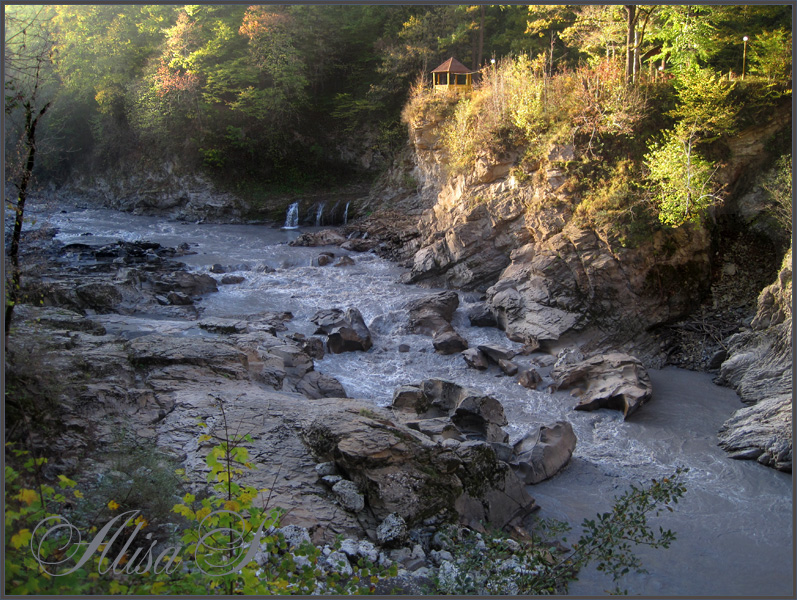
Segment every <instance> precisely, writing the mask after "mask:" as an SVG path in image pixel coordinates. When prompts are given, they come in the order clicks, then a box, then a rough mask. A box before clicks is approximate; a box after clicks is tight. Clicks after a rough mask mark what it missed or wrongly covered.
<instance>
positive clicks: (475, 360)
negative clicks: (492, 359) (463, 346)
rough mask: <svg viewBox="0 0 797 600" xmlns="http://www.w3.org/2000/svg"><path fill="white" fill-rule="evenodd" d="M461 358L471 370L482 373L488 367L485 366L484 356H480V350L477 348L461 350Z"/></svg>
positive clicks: (485, 359)
mask: <svg viewBox="0 0 797 600" xmlns="http://www.w3.org/2000/svg"><path fill="white" fill-rule="evenodd" d="M462 358H463V359H464V360H465V364H467V365H468V366H469V367H470V368H471V369H478V370H480V371H484V370H485V369H486V368H487V367H488V366H489V365H488V364H487V358H486V357H485V356H484V354H482V352H481V350H479V349H477V348H468V349H467V350H463V351H462Z"/></svg>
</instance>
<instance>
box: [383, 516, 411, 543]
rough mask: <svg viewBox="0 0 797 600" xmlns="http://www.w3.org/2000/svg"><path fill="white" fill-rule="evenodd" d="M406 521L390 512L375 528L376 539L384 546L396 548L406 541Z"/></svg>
mask: <svg viewBox="0 0 797 600" xmlns="http://www.w3.org/2000/svg"><path fill="white" fill-rule="evenodd" d="M407 536H408V531H407V523H406V521H404V519H403V518H401V516H400V515H398V514H396V513H391V514H389V515H388V516H387V517H385V519H384V520H383V521H382V522H381V523H380V524H379V527H377V528H376V539H377V540H378V542H379V544H380V545H381V546H382V547H384V548H396V547H398V546H401V545H402V544H404V542H406V541H407Z"/></svg>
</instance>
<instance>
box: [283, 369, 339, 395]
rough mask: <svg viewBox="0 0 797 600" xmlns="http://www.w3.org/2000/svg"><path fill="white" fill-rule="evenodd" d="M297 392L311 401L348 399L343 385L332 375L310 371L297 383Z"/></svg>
mask: <svg viewBox="0 0 797 600" xmlns="http://www.w3.org/2000/svg"><path fill="white" fill-rule="evenodd" d="M296 391H297V392H299V393H301V394H304V395H305V396H307V397H308V398H310V399H311V400H316V399H318V398H348V396H347V395H346V390H345V389H343V385H342V384H341V383H340V381H338V380H337V379H335V378H334V377H332V376H330V375H324V374H323V373H319V372H318V371H309V372H307V373H305V374H304V375H303V376H302V378H301V379H300V380H299V381H298V382H297V383H296Z"/></svg>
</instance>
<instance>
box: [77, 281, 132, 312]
mask: <svg viewBox="0 0 797 600" xmlns="http://www.w3.org/2000/svg"><path fill="white" fill-rule="evenodd" d="M75 294H76V295H77V297H78V298H79V300H80V302H81V304H82V306H83V307H84V308H90V309H92V310H96V311H97V312H108V311H110V310H112V309H113V308H114V307H115V306H117V305H118V304H120V303H121V302H122V293H121V292H120V291H119V289H118V288H117V287H116V286H115V285H113V284H112V283H102V282H98V283H84V284H82V285H79V286H77V287H76V288H75Z"/></svg>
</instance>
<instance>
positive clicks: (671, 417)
mask: <svg viewBox="0 0 797 600" xmlns="http://www.w3.org/2000/svg"><path fill="white" fill-rule="evenodd" d="M38 217H39V219H40V220H41V222H42V223H44V222H47V223H48V224H49V225H51V226H54V227H56V228H57V229H58V231H59V233H58V235H57V239H59V240H60V241H62V242H64V243H70V242H76V241H79V242H81V243H88V244H92V245H95V244H96V245H102V244H106V243H112V242H115V241H117V240H120V239H122V240H127V241H133V240H148V241H154V242H159V243H160V244H162V245H164V246H173V247H176V246H178V245H180V244H183V243H188V244H190V246H191V249H192V250H194V251H196V252H197V254H194V255H190V256H186V257H183V258H181V260H182V261H183V262H185V263H186V264H187V265H188V266H189V268H191V269H195V270H197V271H200V272H208V271H209V269H210V267H211V266H212V265H213V264H216V263H218V264H221V265H223V266H225V268H227V272H228V273H232V274H236V275H241V276H243V277H245V281H244V282H243V283H241V284H238V285H225V286H219V291H218V292H217V293H214V294H209V295H207V296H205V297H204V298H203V299H202V300H201V302H199V303H198V306H200V307H201V311H202V316H219V317H245V316H247V315H254V314H257V313H259V312H262V311H269V310H270V311H280V312H281V311H290V312H291V313H293V315H294V318H293V320H292V321H291V322H290V323H289V324H288V325H289V328H290V329H292V330H294V331H298V332H301V333H305V334H307V335H311V334H313V332H314V325H313V324H312V323H311V322H310V320H309V319H310V317H311V316H313V314H315V312H316V311H317V310H320V309H324V308H332V307H339V308H343V309H345V308H348V307H349V306H355V307H357V308H358V309H359V310H360V312H361V313H362V315H363V317H364V319H365V322H366V324H367V325H368V327H369V329H370V330H371V334H372V337H373V341H374V346H373V348H371V350H369V351H368V352H367V353H360V352H357V353H345V354H338V355H331V354H327V355H326V357H325V358H324V359H322V360H320V361H316V369H317V370H318V371H321V372H322V373H325V374H328V375H331V376H333V377H336V378H337V379H338V380H339V381H340V382H341V383H342V384H343V386H344V388H345V389H346V392H347V394H348V395H349V396H350V397H353V398H362V399H367V400H370V401H372V402H374V403H375V404H377V405H380V406H385V405H387V404H389V402H390V400H391V398H392V394H393V390H394V389H395V388H396V387H397V386H399V385H402V384H410V383H416V382H420V381H421V380H423V379H428V378H444V379H450V380H453V381H456V382H458V383H460V384H463V385H467V386H470V387H474V388H477V389H480V390H483V391H485V392H488V393H490V394H492V395H494V396H495V397H496V398H498V399H499V400H500V401H501V402H502V403H503V405H504V408H505V411H506V414H507V418H508V420H509V422H510V424H509V426H508V427H506V428H505V429H506V430H507V432H508V433H509V435H510V438H511V440H510V441H512V442H514V441H515V440H516V439H518V438H520V437H521V436H522V435H523V434H524V433H525V432H526V431H527V430H528V429H529V428H530V427H531V426H532V425H534V424H538V423H543V424H544V423H551V422H553V421H556V420H568V421H570V422H571V424H572V425H573V428H574V431H575V433H576V435H577V437H578V444H577V447H576V450H575V453H574V455H573V458H572V461H571V463H570V464H569V466H568V467H567V468H566V469H565V470H564V471H563V472H562V473H560V474H559V475H557V476H556V477H554V478H552V479H551V480H548V481H546V482H543V483H541V484H538V485H536V486H531V487H530V488H529V491H530V493H531V495H532V496H534V497H535V499H536V500H537V503H538V504H539V505H541V507H542V509H541V511H540V513H538V514H541V516H543V517H553V518H559V519H563V520H567V521H569V522H571V523H572V524H574V525H575V526H576V527H575V531H574V532H573V533H574V534H576V535H571V537H570V539H571V540H573V539H576V538H577V533H578V527H577V525H578V524H579V523H580V522H581V521H582V520H583V519H584V518H593V517H594V516H595V514H596V513H598V512H604V511H606V510H608V509H609V508H610V506H611V504H612V501H613V498H614V497H615V496H617V495H619V494H620V493H622V491H623V490H625V489H627V486H628V484H631V483H634V484H637V485H639V484H643V483H645V482H649V481H650V479H652V478H661V477H665V476H667V475H669V474H671V473H673V472H674V470H675V469H676V467H678V466H684V467H688V468H689V472H688V473H687V475H686V485H687V488H688V491H687V494H686V496H685V498H684V499H683V500H682V501H681V503H679V505H678V506H677V508H676V510H675V512H673V513H668V514H667V516H666V518H661V520H660V521H657V523H656V525H657V526H658V525H661V526H663V527H665V528H671V529H673V530H674V531H675V532H676V533H677V540H676V541H675V542H674V543H673V545H672V546H671V548H670V549H669V550H647V549H645V548H641V549H640V551H639V554H640V556H642V558H643V562H644V566H645V567H646V568H647V570H648V571H649V574H644V575H631V576H629V577H627V578H626V579H625V580H624V581H623V586H624V587H626V588H628V591H629V592H630V593H632V594H643V595H647V596H662V595H688V596H696V595H711V596H720V597H730V596H743V597H749V596H765V595H766V596H773V595H784V596H789V595H793V593H794V583H793V581H794V564H793V535H792V533H793V484H792V477H791V475H789V474H784V473H780V472H776V471H774V470H771V469H768V468H765V467H763V466H761V465H758V464H756V463H754V462H749V461H734V460H731V459H729V458H728V457H727V455H726V454H725V453H724V452H723V451H722V450H721V449H720V448H719V447H718V446H717V439H716V433H717V430H718V429H719V427H720V426H721V425H722V423H723V422H724V421H725V420H726V419H727V418H728V417H730V415H731V414H732V413H733V412H734V411H735V410H736V409H738V408H740V407H741V406H742V405H741V403H740V401H739V399H738V397H737V396H736V394H735V393H734V392H733V391H732V390H729V389H726V388H722V387H718V386H715V385H714V384H712V383H711V376H710V375H707V374H702V373H694V372H689V371H684V370H680V369H674V368H665V369H663V370H658V371H652V372H651V373H650V375H651V380H652V382H653V388H654V394H653V399H652V400H651V401H650V402H649V403H648V404H647V405H645V406H644V407H643V408H642V409H641V410H640V411H638V412H637V413H636V414H635V415H634V416H633V417H632V418H631V419H630V420H629V421H628V422H624V421H623V419H622V415H621V414H620V413H619V412H617V411H610V410H599V411H595V412H576V411H574V410H573V406H574V405H575V403H576V401H575V399H573V398H572V397H570V396H569V395H568V394H567V393H563V392H557V393H554V394H551V393H548V392H545V391H531V390H528V389H526V388H524V387H521V386H519V385H518V384H517V383H516V380H515V378H512V377H506V376H503V375H502V374H501V373H499V371H498V370H497V367H491V368H490V370H488V371H476V370H473V369H469V368H468V367H467V366H466V364H465V362H464V361H463V360H462V358H461V357H459V356H458V355H452V356H441V355H439V354H436V353H435V352H434V348H433V346H432V341H431V338H429V337H424V336H419V335H413V334H410V333H408V332H407V330H406V323H407V311H406V310H404V309H403V306H404V305H405V304H406V303H407V302H408V301H409V300H411V299H413V298H417V297H420V296H424V295H427V294H429V293H430V290H429V289H426V288H419V287H416V286H407V285H402V284H400V283H397V280H398V277H399V275H400V274H401V273H402V269H401V268H400V267H399V266H397V265H395V264H393V263H390V262H388V261H385V260H383V259H380V258H379V257H377V256H376V255H374V254H370V253H366V254H360V253H349V252H347V251H345V250H341V249H339V248H303V247H290V246H288V245H287V242H288V241H290V240H291V239H294V238H295V237H297V236H298V235H299V234H300V233H301V231H296V230H281V229H277V228H272V227H268V226H262V225H216V224H192V223H185V222H174V221H167V220H164V219H160V218H156V217H145V216H135V215H131V214H126V213H119V212H115V211H111V210H101V209H69V210H65V211H62V212H58V213H52V212H51V213H49V214H44V213H42V214H40V215H38ZM87 234H91V235H87ZM323 250H331V251H333V252H334V253H335V255H336V258H337V257H338V256H341V255H346V254H348V255H350V256H351V257H352V258H353V259H354V261H355V264H354V265H353V266H349V267H343V268H334V267H332V266H326V267H315V266H311V261H312V259H313V258H314V257H316V256H318V254H319V253H320V252H321V251H323ZM261 265H268V266H269V267H271V268H273V269H275V271H273V272H269V273H263V272H258V271H257V267H258V266H261ZM432 291H433V290H432ZM460 298H461V304H460V308H459V310H458V311H457V313H456V315H455V317H454V321H453V324H454V326H455V328H456V329H457V331H458V332H459V333H460V334H461V335H463V336H464V337H465V338H466V339H467V340H468V341H469V343H470V345H471V346H475V345H477V344H485V343H491V344H495V345H499V346H503V347H511V348H514V349H519V345H518V344H515V343H513V342H510V341H509V340H507V338H506V337H505V335H504V334H503V332H501V331H499V330H497V329H492V328H475V327H471V326H470V325H469V323H468V320H467V318H466V317H465V312H466V310H467V308H468V306H469V304H471V303H473V302H475V301H477V300H478V296H477V295H475V294H467V293H464V294H463V293H461V294H460ZM95 318H96V319H98V320H99V321H101V322H103V324H104V325H105V327H106V329H107V330H108V331H109V333H119V334H122V335H124V336H126V337H129V338H132V337H137V336H140V335H146V334H147V333H151V332H163V333H172V334H177V335H198V336H199V335H203V336H207V335H213V334H210V333H208V332H205V331H203V330H200V329H199V328H198V327H196V324H195V322H192V321H176V320H175V321H167V320H163V319H157V318H153V317H149V316H147V315H137V316H122V315H97V316H96V317H95ZM400 344H407V345H408V346H410V351H409V352H404V353H402V352H399V350H398V347H399V345H400ZM535 358H536V359H538V360H539V358H540V356H536V357H535V356H533V355H532V356H531V357H523V358H521V359H520V362H521V363H522V361H524V360H526V361H530V360H532V359H535ZM545 371H546V370H545V369H543V370H542V372H543V374H544V373H545ZM612 587H613V585H612V582H611V581H610V580H609V579H608V578H606V577H605V576H603V575H602V574H600V573H596V572H594V571H588V572H584V573H582V575H581V577H580V580H579V581H578V582H576V583H575V584H573V585H572V586H571V588H570V592H571V594H574V595H590V596H591V595H600V594H602V593H603V591H604V590H608V589H611V588H612Z"/></svg>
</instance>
